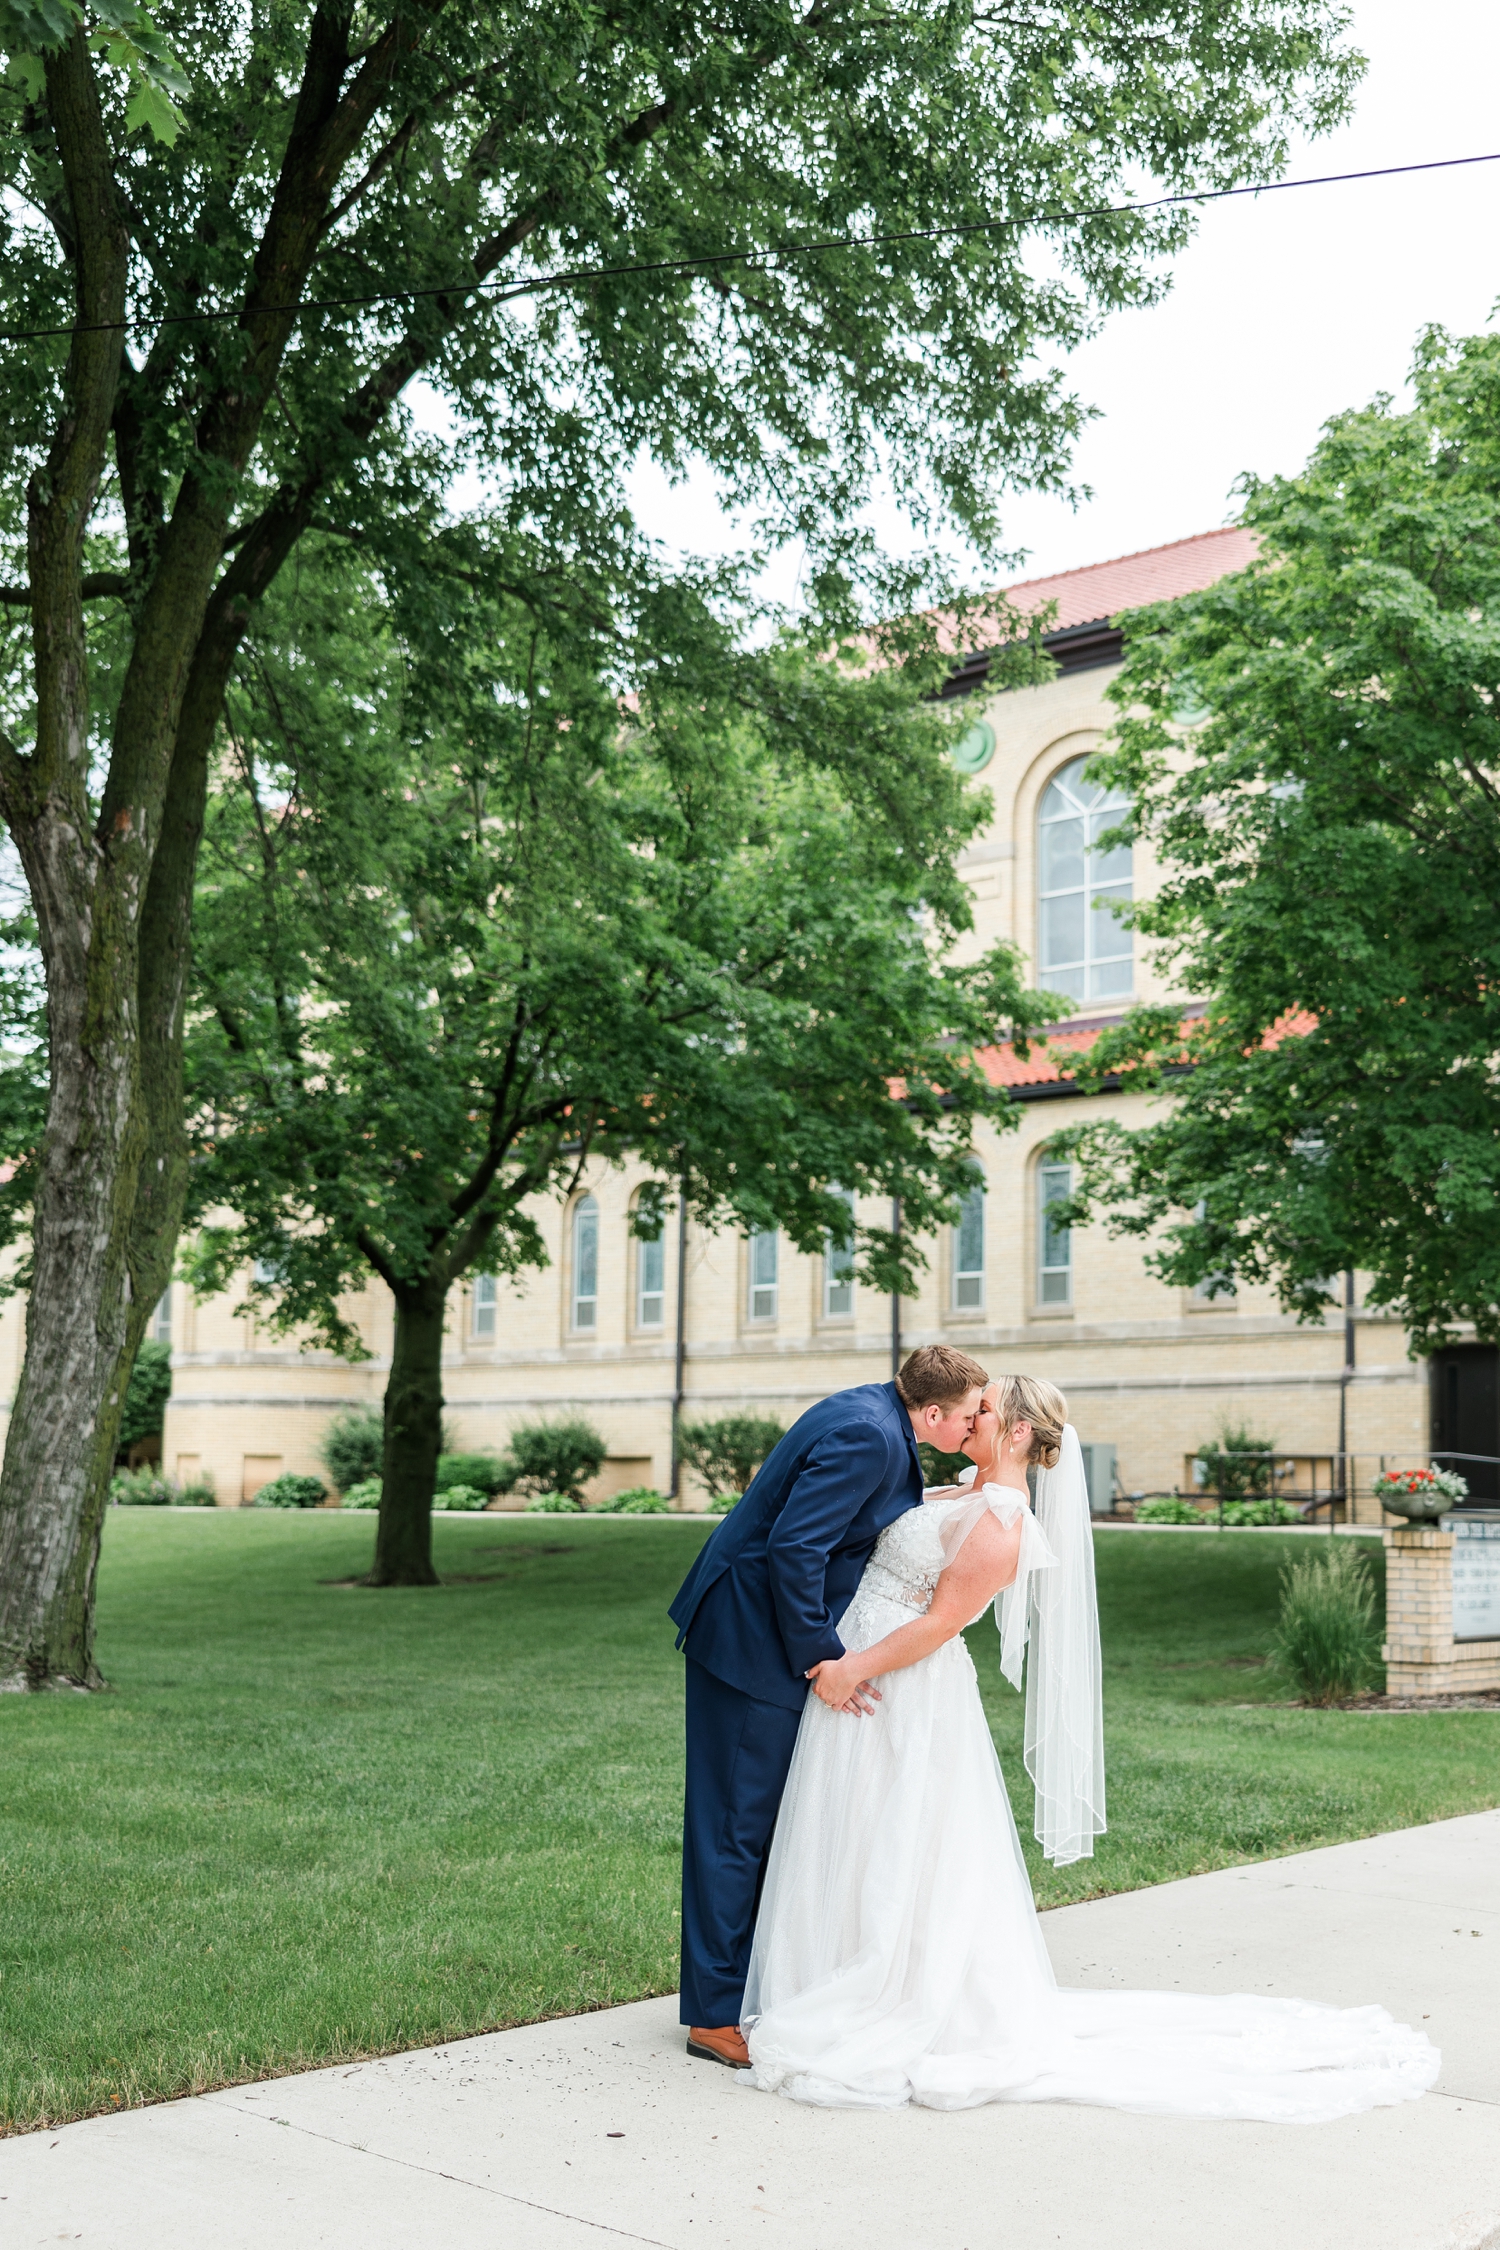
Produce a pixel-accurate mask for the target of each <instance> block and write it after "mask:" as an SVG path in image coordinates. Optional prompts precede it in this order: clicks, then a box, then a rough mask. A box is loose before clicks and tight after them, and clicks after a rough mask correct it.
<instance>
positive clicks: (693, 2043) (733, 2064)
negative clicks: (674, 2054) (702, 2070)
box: [687, 2023, 750, 2070]
mask: <svg viewBox="0 0 1500 2250" xmlns="http://www.w3.org/2000/svg"><path fill="white" fill-rule="evenodd" d="M687 2051H688V2053H689V2054H690V2055H696V2056H697V2057H698V2058H699V2060H700V2062H716V2063H723V2065H724V2067H725V2069H726V2070H748V2069H749V2068H750V2050H749V2048H748V2047H747V2046H746V2045H745V2041H744V2037H743V2035H742V2033H741V2031H740V2028H739V2025H738V2024H733V2023H726V2024H721V2025H720V2026H719V2028H718V2029H717V2030H715V2031H705V2030H704V2029H703V2028H702V2026H701V2025H699V2024H696V2023H695V2024H694V2025H692V2027H691V2028H690V2030H689V2032H688V2037H687Z"/></svg>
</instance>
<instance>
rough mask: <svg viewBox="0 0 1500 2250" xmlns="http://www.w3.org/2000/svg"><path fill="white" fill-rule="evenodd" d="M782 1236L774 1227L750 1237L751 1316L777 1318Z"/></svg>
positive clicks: (768, 1318) (754, 1318)
mask: <svg viewBox="0 0 1500 2250" xmlns="http://www.w3.org/2000/svg"><path fill="white" fill-rule="evenodd" d="M780 1250H781V1236H780V1235H779V1234H778V1233H777V1231H776V1229H775V1228H774V1227H768V1228H767V1229H766V1230H765V1232H764V1233H761V1232H757V1233H755V1234H752V1235H751V1237H750V1318H751V1319H752V1320H774V1319H775V1318H776V1283H777V1269H778V1267H779V1265H780V1262H781V1261H780Z"/></svg>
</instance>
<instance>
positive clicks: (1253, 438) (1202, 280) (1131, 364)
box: [634, 0, 1500, 596]
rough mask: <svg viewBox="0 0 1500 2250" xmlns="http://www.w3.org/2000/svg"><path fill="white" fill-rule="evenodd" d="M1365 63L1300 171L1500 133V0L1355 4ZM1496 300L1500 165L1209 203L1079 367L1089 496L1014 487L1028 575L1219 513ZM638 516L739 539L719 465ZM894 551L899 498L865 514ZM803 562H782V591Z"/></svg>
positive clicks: (657, 530) (1413, 153)
mask: <svg viewBox="0 0 1500 2250" xmlns="http://www.w3.org/2000/svg"><path fill="white" fill-rule="evenodd" d="M1353 16H1354V41H1355V44H1356V45H1357V46H1359V47H1360V48H1361V49H1362V51H1363V52H1364V53H1365V54H1366V55H1367V56H1368V58H1369V65H1370V67H1369V71H1368V73H1367V75H1366V77H1365V80H1364V83H1363V86H1362V88H1361V90H1360V93H1359V96H1358V98H1357V105H1356V110H1355V115H1354V117H1353V120H1352V122H1351V123H1350V124H1349V125H1348V126H1346V127H1345V128H1344V129H1343V130H1342V131H1340V132H1339V133H1337V134H1334V135H1331V136H1330V137H1328V138H1327V139H1324V140H1322V141H1318V142H1313V143H1311V144H1309V145H1307V146H1305V147H1302V148H1299V149H1297V150H1296V151H1295V152H1294V154H1293V160H1292V162H1291V164H1290V165H1289V167H1288V172H1287V177H1289V178H1296V177H1298V176H1301V175H1308V174H1313V173H1321V172H1343V171H1352V170H1355V169H1358V168H1361V167H1364V166H1375V165H1382V164H1407V163H1415V162H1419V161H1422V160H1425V159H1430V158H1434V157H1445V156H1473V155H1478V154H1481V153H1485V152H1487V151H1490V150H1500V105H1497V102H1496V87H1497V86H1500V8H1496V7H1495V6H1494V5H1493V0H1424V4H1423V5H1422V6H1421V7H1414V6H1413V5H1412V0H1353ZM1497 298H1500V163H1495V164H1492V165H1476V166H1473V167H1471V168H1467V169H1464V170H1461V171H1454V172H1446V173H1428V174H1425V175H1423V174H1418V175H1415V176H1412V177H1408V178H1405V179H1389V180H1365V181H1358V182H1351V183H1349V184H1347V185H1343V186H1337V187H1320V188H1307V189H1303V190H1300V191H1298V192H1295V193H1289V194H1280V193H1278V194H1275V195H1269V196H1263V197H1259V198H1255V199H1251V198H1248V197H1247V198H1245V199H1243V200H1240V201H1235V202H1232V203H1227V204H1218V205H1212V206H1210V207H1209V208H1208V209H1207V210H1206V211H1205V212H1204V214H1203V216H1202V218H1201V219H1200V221H1199V228H1198V233H1197V236H1196V239H1195V240H1194V242H1193V243H1192V244H1191V246H1190V247H1189V249H1188V250H1187V251H1186V252H1185V253H1184V255H1183V256H1182V257H1181V258H1180V259H1179V261H1178V263H1177V267H1176V273H1175V277H1174V284H1173V288H1172V291H1171V294H1170V295H1169V296H1168V297H1167V299H1166V301H1165V302H1164V303H1163V304H1161V305H1159V306H1157V307H1156V308H1154V309H1153V310H1151V311H1147V312H1131V313H1122V314H1118V315H1117V316H1116V317H1115V318H1114V319H1113V320H1111V321H1110V322H1109V323H1108V324H1107V326H1106V327H1105V329H1104V330H1103V332H1102V333H1101V334H1100V335H1099V336H1098V337H1097V338H1096V339H1095V340H1094V341H1093V342H1092V343H1091V344H1089V345H1087V346H1086V347H1085V348H1084V349H1083V350H1082V351H1080V352H1078V353H1076V354H1075V355H1074V357H1073V359H1072V361H1071V363H1070V366H1069V370H1068V372H1069V377H1070V380H1071V383H1072V387H1073V388H1074V389H1075V390H1076V391H1077V392H1078V394H1079V395H1080V396H1081V397H1082V398H1083V399H1085V400H1087V401H1088V402H1090V403H1091V404H1093V405H1095V406H1097V407H1099V408H1101V409H1102V419H1101V420H1099V421H1098V422H1096V423H1094V424H1093V425H1092V427H1091V428H1090V430H1089V432H1088V433H1087V435H1086V436H1085V437H1084V439H1083V441H1082V444H1081V445H1080V448H1079V451H1078V455H1077V473H1078V476H1079V478H1080V480H1081V481H1082V482H1084V483H1086V484H1088V485H1089V486H1091V487H1092V489H1093V495H1094V496H1093V498H1092V499H1091V500H1090V501H1087V502H1085V503H1084V504H1083V505H1082V506H1081V507H1080V508H1079V509H1078V510H1077V511H1076V512H1075V511H1073V510H1072V509H1070V508H1069V507H1067V506H1066V505H1064V504H1063V503H1062V502H1060V501H1057V500H1052V499H1046V498H1040V497H1037V496H1034V495H1021V496H1018V497H1017V498H1016V499H1015V500H1014V501H1013V502H1012V503H1011V506H1010V509H1009V513H1008V522H1007V530H1008V533H1009V537H1010V543H1011V544H1012V545H1014V546H1016V547H1024V548H1026V549H1027V550H1028V551H1029V552H1028V560H1027V562H1026V564H1025V566H1024V575H1025V576H1027V577H1039V576H1042V575H1044V574H1046V573H1049V572H1051V571H1055V570H1069V569H1073V568H1076V567H1077V566H1078V565H1080V564H1084V563H1091V562H1102V561H1104V560H1106V559H1107V558H1109V557H1110V556H1114V555H1120V554H1128V553H1131V552H1133V551H1134V550H1135V549H1138V548H1142V547H1153V546H1158V545H1160V544H1161V543H1163V542H1164V541H1166V540H1169V539H1180V538H1184V537H1186V536H1187V535H1188V534H1189V533H1191V532H1195V531H1206V530H1209V529H1211V528H1212V527H1213V526H1214V525H1216V524H1221V523H1224V522H1226V521H1228V520H1229V518H1230V516H1231V514H1232V513H1233V506H1234V504H1233V500H1232V497H1231V489H1230V488H1231V486H1232V485H1233V483H1234V480H1235V478H1236V477H1237V476H1238V475H1239V474H1240V472H1241V471H1242V470H1245V469H1253V470H1255V471H1257V472H1258V473H1260V474H1262V475H1265V474H1269V473H1272V472H1275V471H1291V470H1295V469H1296V468H1298V467H1299V466H1300V464H1301V463H1302V462H1303V461H1304V460H1305V458H1306V456H1307V454H1308V452H1309V451H1310V449H1311V447H1312V445H1313V443H1314V441H1315V439H1316V437H1317V433H1318V429H1319V426H1320V424H1321V423H1322V422H1323V421H1324V420H1325V419H1326V418H1327V416H1329V415H1330V414H1333V413H1335V412H1337V411H1339V410H1340V409H1341V408H1343V407H1346V406H1354V405H1360V404H1362V403H1363V402H1364V401H1365V400H1367V399H1368V398H1369V397H1371V395H1372V394H1373V393H1375V392H1376V391H1381V390H1389V391H1394V392H1397V393H1400V392H1401V391H1402V390H1403V388H1404V385H1405V378H1406V371H1407V368H1408V365H1409V363H1410V358H1411V350H1412V344H1413V341H1414V339H1415V337H1416V335H1417V332H1418V330H1419V329H1420V328H1422V327H1423V326H1424V325H1425V324H1426V323H1427V322H1429V321H1437V322H1440V323H1441V324H1442V325H1443V326H1445V327H1448V328H1450V329H1453V330H1455V331H1456V332H1459V333H1472V332H1474V331H1476V330H1478V329H1481V328H1484V327H1486V326H1487V325H1488V324H1489V320H1490V316H1491V312H1492V309H1493V308H1494V305H1495V301H1496V299H1497ZM634 499H635V505H636V507H637V509H638V511H639V517H640V521H641V525H642V528H643V529H644V530H645V531H647V532H648V533H650V534H652V535H654V536H655V537H657V538H659V539H662V540H665V541H666V542H667V543H668V544H669V545H670V546H674V547H678V548H683V549H687V550H690V551H693V552H696V553H699V554H716V553H722V552H725V551H731V550H732V549H733V548H734V546H735V545H736V543H737V534H736V530H735V527H734V525H733V523H732V522H731V521H730V520H729V519H728V518H727V517H726V516H725V515H724V514H723V513H722V511H721V510H720V509H719V508H718V506H717V504H716V501H715V496H714V491H713V486H712V483H711V480H710V479H708V478H707V477H706V476H704V477H698V478H695V479H693V480H692V481H691V483H690V484H689V485H688V486H686V487H680V488H678V489H676V490H673V489H671V488H669V487H668V486H667V485H666V483H665V481H664V479H662V477H661V476H660V475H659V474H658V473H657V472H656V471H654V470H652V469H646V470H643V471H642V472H640V473H639V474H638V476H637V477H636V479H635V484H634ZM873 520H874V521H875V522H876V523H877V525H878V527H879V529H880V532H881V534H882V537H883V539H884V540H885V541H886V543H887V544H888V545H889V546H891V547H893V548H896V549H900V548H902V547H905V546H907V545H909V544H910V543H911V539H912V534H911V533H910V531H909V530H908V529H907V527H906V526H905V525H904V523H903V520H902V518H901V516H900V514H899V512H898V511H897V510H896V509H895V508H894V507H889V508H882V509H878V510H877V511H875V514H874V519H873ZM795 572H796V565H795V559H794V558H791V557H789V558H787V560H786V562H785V564H784V565H783V566H781V567H779V568H777V569H776V570H775V571H774V572H773V574H772V583H773V585H774V587H775V590H776V591H777V592H779V593H781V594H782V595H783V596H789V595H790V594H791V593H792V591H793V587H794V583H795Z"/></svg>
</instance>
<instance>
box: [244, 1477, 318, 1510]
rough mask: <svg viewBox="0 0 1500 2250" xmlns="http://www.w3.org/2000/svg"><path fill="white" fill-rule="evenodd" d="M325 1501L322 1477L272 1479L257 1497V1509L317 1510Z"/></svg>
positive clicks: (262, 1487)
mask: <svg viewBox="0 0 1500 2250" xmlns="http://www.w3.org/2000/svg"><path fill="white" fill-rule="evenodd" d="M322 1500H323V1480H322V1478H321V1477H294V1476H284V1477H272V1479H271V1481H270V1483H269V1484H263V1485H262V1486H261V1488H260V1490H259V1492H257V1494H256V1495H255V1503H254V1504H255V1506H256V1507H257V1508H316V1507H319V1506H321V1504H322Z"/></svg>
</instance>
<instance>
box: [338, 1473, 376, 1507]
mask: <svg viewBox="0 0 1500 2250" xmlns="http://www.w3.org/2000/svg"><path fill="white" fill-rule="evenodd" d="M344 1506H345V1507H346V1508H378V1507H379V1506H380V1479H379V1477H362V1478H361V1479H360V1481H359V1483H358V1484H351V1485H350V1487H349V1489H348V1491H347V1492H346V1493H345V1494H344Z"/></svg>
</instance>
